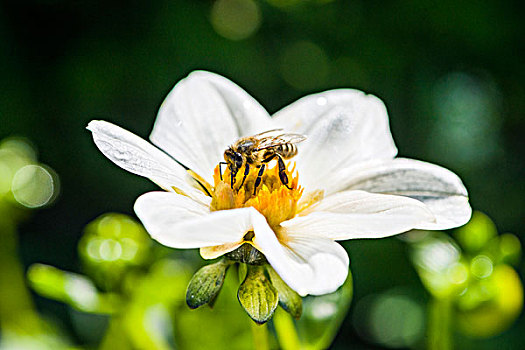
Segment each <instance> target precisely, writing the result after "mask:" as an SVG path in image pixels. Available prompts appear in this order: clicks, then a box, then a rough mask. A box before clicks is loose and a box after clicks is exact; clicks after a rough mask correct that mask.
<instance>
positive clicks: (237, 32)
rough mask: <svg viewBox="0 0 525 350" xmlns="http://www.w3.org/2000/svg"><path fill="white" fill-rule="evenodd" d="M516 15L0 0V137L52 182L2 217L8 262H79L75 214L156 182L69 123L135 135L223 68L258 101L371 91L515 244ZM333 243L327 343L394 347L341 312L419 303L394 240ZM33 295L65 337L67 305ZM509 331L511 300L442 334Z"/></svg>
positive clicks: (393, 7)
mask: <svg viewBox="0 0 525 350" xmlns="http://www.w3.org/2000/svg"><path fill="white" fill-rule="evenodd" d="M523 13H524V12H523V6H522V4H521V2H519V1H496V0H486V1H474V0H466V1H451V0H444V1H439V2H435V1H430V0H419V1H410V0H407V1H374V0H372V1H370V0H369V1H355V0H347V1H343V0H339V1H338V0H334V1H330V0H303V1H301V0H266V1H264V0H217V1H204V0H201V1H196V0H172V1H164V0H159V1H152V2H146V1H136V0H131V1H105V2H101V1H100V2H97V1H80V0H78V1H62V0H39V1H38V0H28V1H14V0H13V1H8V0H4V1H2V2H1V5H0V45H1V51H0V52H1V53H0V78H1V81H2V91H1V92H0V118H1V119H0V121H1V122H0V139H3V138H5V137H7V136H11V135H17V136H23V137H27V138H28V139H29V140H31V142H32V143H33V144H34V145H35V147H36V148H37V149H38V153H39V155H38V158H39V160H40V161H41V162H43V163H45V164H47V165H49V166H51V167H52V168H53V169H54V170H55V171H56V172H57V173H58V175H59V177H60V181H61V185H60V194H59V196H58V198H57V200H56V201H55V203H54V205H52V206H50V207H48V208H44V209H42V210H40V211H38V212H36V213H35V215H33V216H32V217H31V218H30V219H29V220H26V221H25V222H24V223H23V225H22V226H21V227H20V229H19V232H20V236H19V240H20V243H19V254H20V256H21V259H22V261H23V264H24V266H26V267H27V266H29V265H31V264H33V263H36V262H39V263H46V264H50V265H53V266H57V267H59V268H61V269H65V270H69V271H77V272H78V271H80V262H79V256H78V254H77V244H78V241H79V239H80V236H81V234H82V231H83V229H84V227H85V226H86V225H87V223H89V222H90V221H92V220H93V219H94V218H96V217H97V216H99V215H100V214H102V213H106V212H110V211H112V212H121V213H126V214H130V215H133V212H132V206H133V203H134V200H135V199H136V197H137V196H138V195H140V194H142V193H144V192H146V191H149V190H153V189H155V188H156V187H155V185H154V184H152V183H150V182H148V181H147V180H145V179H143V178H140V177H137V176H135V175H132V174H130V173H127V172H125V171H123V170H121V169H119V168H118V167H116V166H114V165H113V164H112V163H110V162H109V161H108V160H107V159H106V158H105V157H104V156H103V155H102V154H100V152H99V151H98V150H97V149H96V147H95V145H94V144H93V142H92V139H91V135H90V134H89V132H88V131H87V130H85V126H86V125H87V123H88V121H90V120H91V119H104V120H108V121H111V122H114V123H116V124H118V125H121V126H123V127H125V128H126V129H128V130H131V131H133V132H134V133H136V134H138V135H140V136H143V137H147V135H148V134H149V132H150V131H151V128H152V126H153V122H154V120H155V115H156V112H157V110H158V108H159V105H160V104H161V102H162V101H163V99H164V97H165V96H166V94H167V93H168V91H169V90H170V89H171V88H172V87H173V85H174V84H175V83H176V82H177V81H178V80H180V79H181V78H183V77H185V76H186V75H187V74H188V73H189V72H191V71H192V70H195V69H205V70H210V71H213V72H217V73H219V74H222V75H224V76H226V77H228V78H230V79H231V80H233V81H235V82H236V83H238V84H239V85H241V86H242V87H243V88H245V89H246V90H247V91H248V92H250V93H251V94H252V95H253V96H254V97H255V98H257V99H258V100H259V101H260V102H261V104H262V105H263V106H265V107H266V108H267V109H268V111H270V112H275V111H277V110H279V109H280V108H282V107H284V106H286V105H287V104H289V103H291V102H292V101H294V100H296V99H297V98H299V97H301V96H303V95H305V94H308V93H313V92H318V91H322V90H326V89H331V88H337V87H352V88H357V89H361V90H364V91H366V92H369V93H373V94H375V95H377V96H379V97H380V98H381V99H383V101H384V102H385V104H386V105H387V107H388V109H389V114H390V124H391V129H392V133H393V135H394V139H395V141H396V143H397V146H398V148H399V153H400V155H401V156H406V157H411V158H417V159H423V160H427V161H430V162H433V163H437V164H440V165H443V166H446V167H448V168H449V169H451V170H453V171H454V172H456V173H457V174H459V175H460V177H461V178H462V179H463V181H464V183H465V184H466V186H467V188H468V190H469V193H470V200H471V203H472V205H473V207H474V208H475V209H477V210H481V211H483V212H485V213H486V214H488V215H489V216H490V217H491V218H492V219H493V220H494V221H495V223H496V226H497V229H498V231H499V232H500V233H504V232H512V233H515V234H517V235H518V236H519V237H520V240H521V241H522V242H523V238H524V237H525V236H524V232H525V225H524V223H525V210H524V203H525V201H524V198H525V181H524V178H525V154H524V153H525V152H524V150H525V137H524V136H523V135H524V134H525V118H524V111H525V87H524V84H523V82H524V81H525V69H524V62H525V60H524V58H525V55H524V54H523V52H525V39H524V38H525V24H524V22H523ZM344 246H345V248H347V250H348V251H349V254H350V259H351V267H352V273H353V276H354V298H353V301H352V307H351V309H350V313H349V315H348V317H347V318H346V319H345V321H344V323H343V326H342V328H341V330H340V332H339V334H338V336H337V338H336V340H335V343H334V348H335V349H338V348H341V349H343V348H348V347H350V345H351V346H352V348H356V349H375V348H382V347H388V346H390V347H396V346H397V347H405V346H408V345H407V344H404V343H401V345H400V346H399V344H398V345H396V343H395V342H394V343H388V342H387V343H381V342H379V344H378V341H377V339H376V340H374V339H370V337H367V336H366V334H365V333H366V332H361V331H360V326H359V323H360V321H361V319H360V314H358V313H356V312H357V311H359V309H360V307H359V303H360V301H362V300H365V301H364V303H365V304H366V300H367V298H368V299H370V298H373V295H378V294H379V293H387V294H388V293H394V294H396V293H400V294H401V295H411V296H412V299H411V300H416V301H417V302H416V304H417V303H420V305H425V302H426V301H427V300H428V295H427V294H426V292H425V291H424V289H423V288H422V287H421V282H420V280H419V278H418V275H417V273H416V271H415V270H414V268H413V267H412V265H411V264H410V261H409V258H408V249H407V247H406V245H405V243H403V242H402V241H401V240H399V239H397V238H389V239H382V240H374V241H352V242H345V243H344ZM0 268H2V267H1V266H0ZM523 271H524V269H523V264H522V265H521V266H520V268H518V273H519V274H520V276H522V278H523ZM0 288H1V287H0ZM385 295H386V294H385ZM0 297H1V290H0ZM34 297H35V298H36V304H37V307H38V309H39V311H41V312H42V313H43V314H45V315H48V316H49V317H51V318H52V319H55V321H57V322H58V323H59V324H61V325H62V326H64V328H65V329H66V332H67V333H68V334H69V336H70V337H72V339H74V340H75V339H76V340H77V341H79V342H80V341H81V336H80V335H79V334H78V330H77V328H74V327H73V321H72V318H71V315H70V313H69V312H68V308H67V306H65V305H63V304H60V303H57V302H54V301H50V300H48V299H44V298H42V297H40V296H37V295H36V294H35V295H34ZM398 302H399V300H398ZM403 302H404V301H403V300H401V304H399V303H398V304H396V305H398V306H399V305H402V306H403V305H404V304H402V303H403ZM356 305H357V307H356ZM409 306H410V305H409ZM412 306H413V305H412ZM361 308H363V307H361ZM356 310H357V311H356ZM394 310H397V309H395V308H394ZM387 313H388V312H387ZM391 320H392V322H396V321H395V318H394V319H391ZM524 329H525V319H524V318H523V316H520V318H519V319H518V321H517V322H516V323H515V324H514V325H513V326H512V327H511V328H510V329H509V330H507V331H506V332H504V333H502V334H500V335H498V336H496V337H492V338H490V339H484V340H478V339H473V338H469V337H466V336H461V337H459V338H458V340H457V341H459V342H460V345H458V348H475V349H491V348H494V347H495V346H498V347H500V348H501V349H523V348H525V339H524V338H523V330H524ZM411 346H412V345H411ZM414 346H416V345H414Z"/></svg>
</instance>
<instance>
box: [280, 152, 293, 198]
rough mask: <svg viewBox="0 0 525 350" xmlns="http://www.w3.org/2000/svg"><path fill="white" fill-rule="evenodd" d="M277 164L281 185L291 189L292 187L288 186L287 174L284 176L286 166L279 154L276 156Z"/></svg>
mask: <svg viewBox="0 0 525 350" xmlns="http://www.w3.org/2000/svg"><path fill="white" fill-rule="evenodd" d="M277 164H279V178H280V179H281V182H282V183H283V185H285V186H286V188H287V189H289V190H291V189H292V188H291V187H289V186H288V176H286V166H285V165H284V161H283V158H282V157H280V156H277Z"/></svg>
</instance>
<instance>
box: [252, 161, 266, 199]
mask: <svg viewBox="0 0 525 350" xmlns="http://www.w3.org/2000/svg"><path fill="white" fill-rule="evenodd" d="M265 167H266V165H264V164H262V165H261V167H260V168H259V172H258V173H257V179H255V184H254V185H253V195H254V196H255V191H257V187H259V185H260V184H261V180H262V176H263V174H264V168H265Z"/></svg>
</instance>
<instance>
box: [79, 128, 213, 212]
mask: <svg viewBox="0 0 525 350" xmlns="http://www.w3.org/2000/svg"><path fill="white" fill-rule="evenodd" d="M87 129H88V130H90V131H91V132H92V133H93V140H94V141H95V145H96V146H97V147H98V149H99V150H100V151H101V152H102V153H103V154H104V155H105V156H106V157H108V158H109V160H111V161H112V162H113V163H115V164H116V165H118V166H119V167H121V168H122V169H125V170H127V171H129V172H131V173H133V174H137V175H140V176H144V177H147V178H149V179H151V180H152V181H154V182H155V183H157V184H159V185H160V186H161V187H163V188H165V189H168V190H169V189H170V187H171V186H175V187H177V188H178V189H180V190H182V191H184V192H185V193H186V194H188V195H190V196H193V197H195V198H199V200H201V201H204V202H206V200H205V199H204V195H203V193H202V192H201V191H200V190H197V189H196V188H194V187H193V186H191V185H190V184H191V183H192V182H193V181H194V180H193V179H192V178H191V177H190V176H189V175H188V173H187V172H186V170H185V169H184V168H183V167H182V166H180V164H178V163H177V162H176V161H175V160H173V159H172V158H170V157H169V156H168V155H167V154H165V153H164V152H162V151H161V150H159V149H158V148H156V147H155V146H153V145H152V144H150V143H149V142H147V141H146V140H144V139H142V138H140V137H139V136H137V135H135V134H133V133H131V132H129V131H127V130H125V129H122V128H121V127H119V126H117V125H115V124H111V123H108V122H106V121H102V120H92V121H91V122H89V124H88V126H87Z"/></svg>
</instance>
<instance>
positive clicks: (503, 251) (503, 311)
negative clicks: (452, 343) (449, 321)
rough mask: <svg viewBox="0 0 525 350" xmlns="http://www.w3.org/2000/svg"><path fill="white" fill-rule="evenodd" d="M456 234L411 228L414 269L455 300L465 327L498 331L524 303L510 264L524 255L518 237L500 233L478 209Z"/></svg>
mask: <svg viewBox="0 0 525 350" xmlns="http://www.w3.org/2000/svg"><path fill="white" fill-rule="evenodd" d="M454 238H455V239H454ZM454 238H452V237H450V236H448V235H447V234H445V233H443V232H427V231H416V232H413V233H411V234H410V235H409V237H408V240H409V241H410V242H411V243H412V244H411V247H412V251H411V258H412V261H413V263H414V265H415V267H416V271H417V272H418V275H419V277H420V279H421V281H422V283H423V285H424V287H425V288H426V289H427V291H428V292H429V293H430V294H431V295H432V296H433V297H434V298H436V299H447V300H451V301H452V304H453V306H454V311H455V313H456V315H455V316H456V317H455V319H456V320H457V326H458V328H459V329H460V330H461V331H462V332H463V333H465V334H468V335H470V336H475V337H489V336H493V335H496V334H498V333H500V332H502V331H503V330H505V329H506V328H507V327H508V326H510V325H511V324H512V322H513V321H514V320H515V319H516V318H517V317H518V315H519V314H520V312H521V309H522V307H523V286H522V283H521V281H520V279H519V277H518V274H517V273H516V271H515V270H514V269H513V268H512V266H511V265H517V264H518V263H519V261H520V256H521V245H520V242H519V240H518V238H517V237H516V236H515V235H512V234H509V233H507V234H503V235H498V232H497V229H496V226H495V225H494V223H493V222H492V220H491V219H490V218H489V217H488V216H486V215H485V214H482V213H480V212H475V213H474V215H473V217H472V219H471V221H470V222H469V223H468V224H467V225H465V226H463V227H461V228H460V229H457V230H456V231H454Z"/></svg>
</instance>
